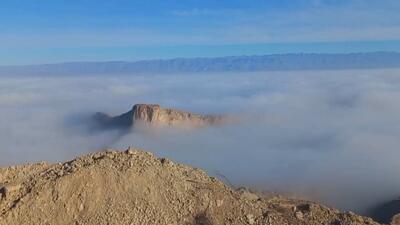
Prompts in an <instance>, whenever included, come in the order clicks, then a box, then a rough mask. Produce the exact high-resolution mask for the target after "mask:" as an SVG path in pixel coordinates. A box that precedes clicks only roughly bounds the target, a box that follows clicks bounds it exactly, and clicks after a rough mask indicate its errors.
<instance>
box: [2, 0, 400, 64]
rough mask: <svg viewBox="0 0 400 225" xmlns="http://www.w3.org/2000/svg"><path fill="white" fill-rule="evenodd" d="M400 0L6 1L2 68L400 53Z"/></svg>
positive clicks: (3, 1) (4, 5) (3, 7)
mask: <svg viewBox="0 0 400 225" xmlns="http://www.w3.org/2000/svg"><path fill="white" fill-rule="evenodd" d="M399 11H400V1H398V0H229V1H225V0H184V1H183V0H181V1H177V0H143V1H135V0H112V1H111V0H107V1H106V0H68V1H65V0H2V1H1V2H0V64H1V65H7V64H36V63H52V62H63V61H82V60H83V61H97V60H101V61H104V60H140V59H153V58H174V57H196V56H209V57H212V56H224V55H244V54H246V55H252V54H273V53H288V52H317V53H318V52H328V53H330V52H367V51H400V14H399V13H398V12H399Z"/></svg>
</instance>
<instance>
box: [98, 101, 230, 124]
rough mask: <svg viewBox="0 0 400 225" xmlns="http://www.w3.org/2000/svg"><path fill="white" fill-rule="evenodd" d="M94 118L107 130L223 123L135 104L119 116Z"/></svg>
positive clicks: (217, 118)
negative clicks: (141, 126)
mask: <svg viewBox="0 0 400 225" xmlns="http://www.w3.org/2000/svg"><path fill="white" fill-rule="evenodd" d="M94 118H95V120H96V121H97V122H98V123H99V125H101V126H102V127H107V128H110V127H111V128H116V127H117V128H118V127H119V128H129V127H132V126H134V125H135V124H137V123H145V124H150V125H155V126H170V127H178V128H198V127H205V126H211V125H218V124H222V123H224V121H225V117H223V116H216V115H201V114H196V113H191V112H185V111H181V110H176V109H168V108H162V107H160V105H156V104H136V105H134V106H133V108H132V110H130V111H128V112H126V113H124V114H121V115H119V116H115V117H112V116H109V115H107V114H105V113H97V114H96V115H95V117H94Z"/></svg>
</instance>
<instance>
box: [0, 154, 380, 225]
mask: <svg viewBox="0 0 400 225" xmlns="http://www.w3.org/2000/svg"><path fill="white" fill-rule="evenodd" d="M0 190H1V191H0V192H1V194H0V195H1V197H0V225H14V224H15V225H21V224H27V225H28V224H29V225H31V224H44V225H53V224H54V225H64V224H65V225H83V224H93V225H99V224H109V225H125V224H126V225H131V224H190V225H195V224H206V225H211V224H213V225H217V224H270V225H285V224H293V225H295V224H296V225H301V224H310V225H313V224H315V225H317V224H318V225H320V224H327V225H357V224H378V223H375V222H374V221H373V220H372V219H370V218H366V217H361V216H358V215H355V214H353V213H342V212H339V211H338V210H335V209H331V208H328V207H325V206H321V205H318V204H316V203H312V202H308V201H302V200H295V199H285V198H282V197H268V198H267V197H260V196H258V195H256V194H254V193H250V192H248V191H244V190H240V191H235V190H233V189H231V188H229V187H227V186H225V185H224V184H223V183H222V182H220V181H218V180H217V179H215V178H212V177H209V176H208V175H207V174H206V173H205V172H203V171H201V170H199V169H194V168H191V167H189V166H185V165H180V164H175V163H173V162H171V161H169V160H167V159H158V158H156V157H154V156H153V155H152V154H150V153H147V152H143V151H138V150H133V149H130V150H127V151H125V152H117V151H105V152H99V153H94V154H90V155H87V156H83V157H80V158H77V159H75V160H73V161H70V162H66V163H62V164H53V165H50V164H47V163H39V164H32V165H25V166H17V167H8V168H2V169H0Z"/></svg>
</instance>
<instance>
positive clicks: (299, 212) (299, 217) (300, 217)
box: [295, 211, 304, 220]
mask: <svg viewBox="0 0 400 225" xmlns="http://www.w3.org/2000/svg"><path fill="white" fill-rule="evenodd" d="M295 215H296V218H297V219H299V220H302V219H303V218H304V215H303V213H302V212H301V211H297V212H296V213H295Z"/></svg>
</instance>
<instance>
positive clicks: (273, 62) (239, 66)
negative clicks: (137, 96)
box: [0, 52, 400, 75]
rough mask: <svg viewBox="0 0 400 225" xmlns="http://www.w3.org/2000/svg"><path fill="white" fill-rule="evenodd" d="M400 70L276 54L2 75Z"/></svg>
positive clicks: (380, 58) (351, 57)
mask: <svg viewBox="0 0 400 225" xmlns="http://www.w3.org/2000/svg"><path fill="white" fill-rule="evenodd" d="M378 68H400V53H396V52H371V53H349V54H275V55H260V56H229V57H218V58H176V59H165V60H143V61H136V62H124V61H113V62H68V63H58V64H44V65H27V66H0V75H83V74H88V75H89V74H134V73H198V72H228V71H232V72H249V71H279V70H342V69H378Z"/></svg>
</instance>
